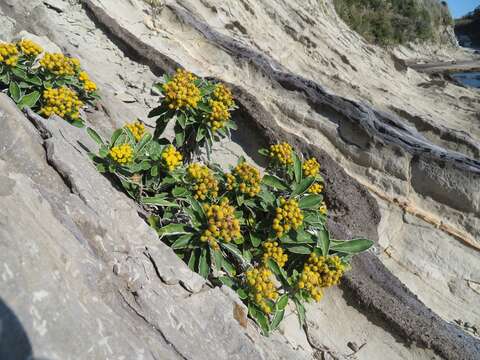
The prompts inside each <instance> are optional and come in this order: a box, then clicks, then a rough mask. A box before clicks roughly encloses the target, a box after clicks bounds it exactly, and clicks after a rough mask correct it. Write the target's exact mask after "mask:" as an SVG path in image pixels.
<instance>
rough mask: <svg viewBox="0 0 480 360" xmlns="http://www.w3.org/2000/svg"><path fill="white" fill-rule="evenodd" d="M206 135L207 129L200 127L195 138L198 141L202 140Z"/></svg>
mask: <svg viewBox="0 0 480 360" xmlns="http://www.w3.org/2000/svg"><path fill="white" fill-rule="evenodd" d="M205 135H206V130H205V128H203V127H199V128H198V130H197V136H196V137H195V140H196V141H197V142H199V141H201V140H202V139H203V138H204V137H205Z"/></svg>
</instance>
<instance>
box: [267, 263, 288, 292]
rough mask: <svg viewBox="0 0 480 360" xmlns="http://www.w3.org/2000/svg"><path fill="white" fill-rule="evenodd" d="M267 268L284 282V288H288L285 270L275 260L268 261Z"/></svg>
mask: <svg viewBox="0 0 480 360" xmlns="http://www.w3.org/2000/svg"><path fill="white" fill-rule="evenodd" d="M267 266H268V268H269V269H270V270H271V271H272V272H273V273H274V274H275V275H276V276H278V277H279V278H280V281H281V282H282V284H283V286H288V285H289V283H288V275H287V273H286V271H285V270H283V269H282V268H281V267H280V266H279V265H278V263H277V262H276V261H275V260H273V259H268V261H267Z"/></svg>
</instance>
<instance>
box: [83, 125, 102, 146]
mask: <svg viewBox="0 0 480 360" xmlns="http://www.w3.org/2000/svg"><path fill="white" fill-rule="evenodd" d="M87 134H88V135H89V136H90V137H91V138H92V140H93V141H95V142H96V143H97V144H98V145H105V143H104V142H103V140H102V138H101V137H100V135H98V133H97V132H96V131H95V130H93V129H92V128H91V127H87Z"/></svg>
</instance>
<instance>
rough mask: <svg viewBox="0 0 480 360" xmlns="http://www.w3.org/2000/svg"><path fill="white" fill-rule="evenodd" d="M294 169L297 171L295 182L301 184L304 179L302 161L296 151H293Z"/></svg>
mask: <svg viewBox="0 0 480 360" xmlns="http://www.w3.org/2000/svg"><path fill="white" fill-rule="evenodd" d="M292 157H293V170H294V173H295V182H296V183H297V184H300V182H301V181H302V162H301V161H300V158H299V157H298V155H297V153H296V152H293V155H292Z"/></svg>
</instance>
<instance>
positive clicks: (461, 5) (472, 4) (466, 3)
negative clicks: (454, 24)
mask: <svg viewBox="0 0 480 360" xmlns="http://www.w3.org/2000/svg"><path fill="white" fill-rule="evenodd" d="M447 2H448V6H449V8H450V11H451V12H452V15H453V17H454V18H455V19H456V18H459V17H461V16H463V15H465V14H466V13H468V12H470V11H472V10H473V9H475V8H476V7H477V6H479V5H480V0H447Z"/></svg>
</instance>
